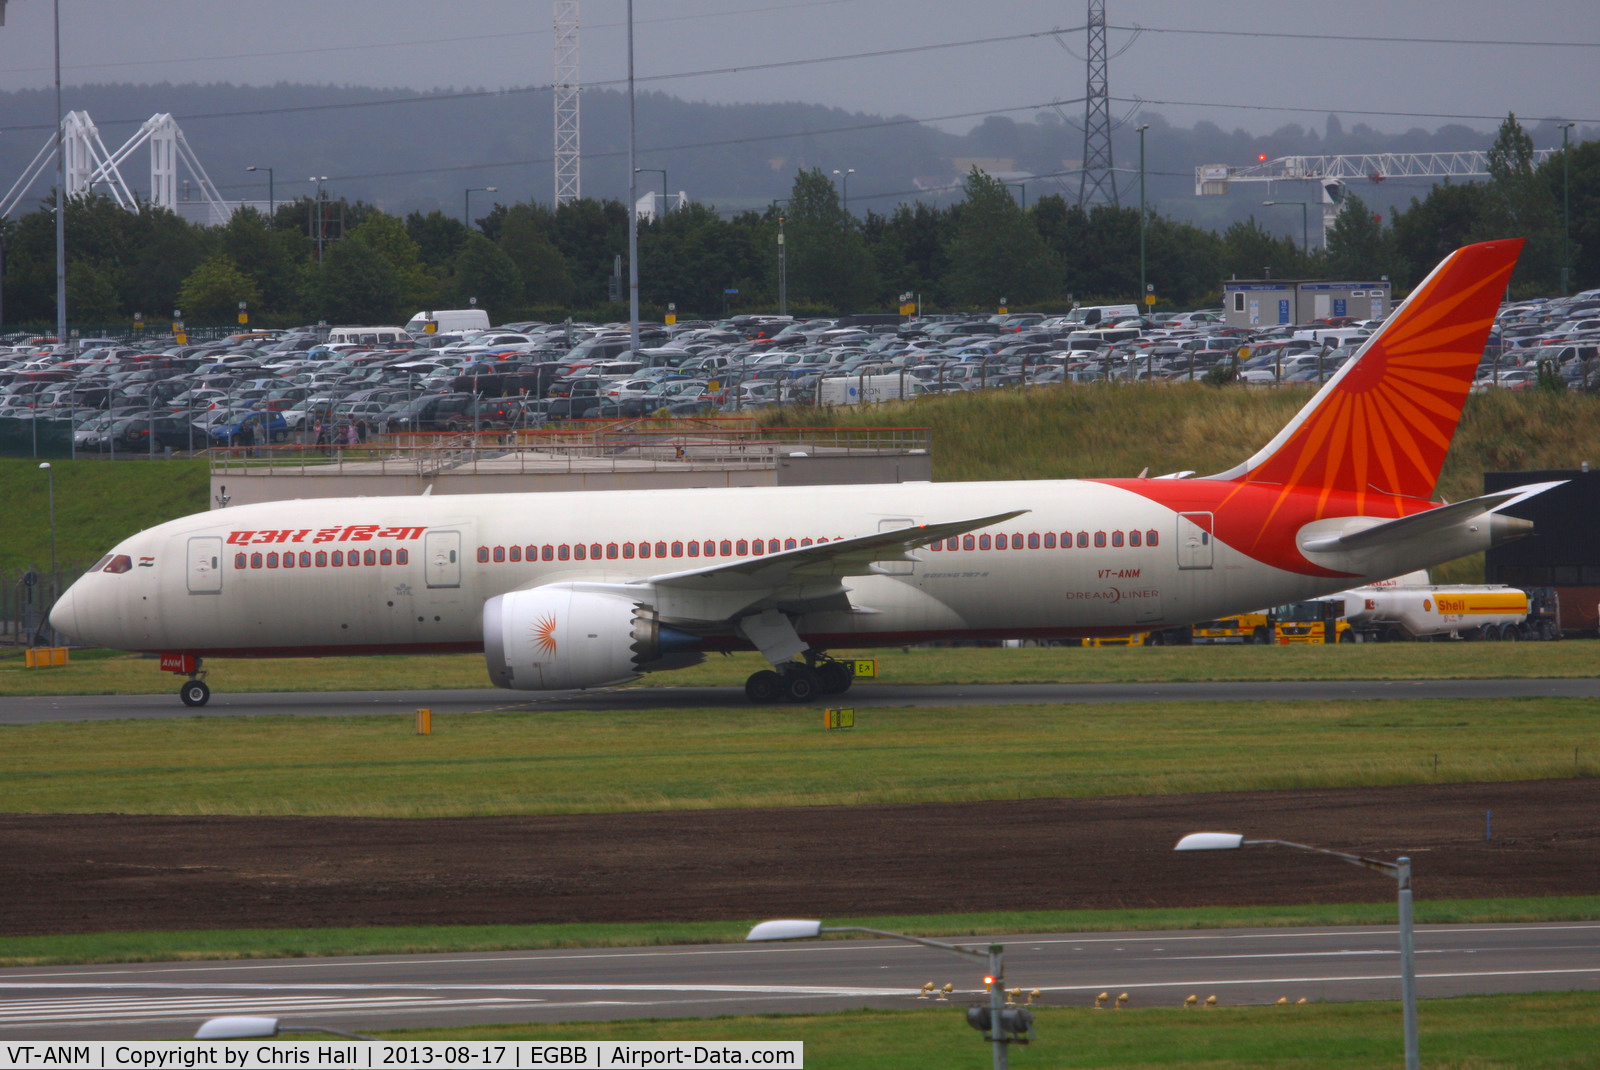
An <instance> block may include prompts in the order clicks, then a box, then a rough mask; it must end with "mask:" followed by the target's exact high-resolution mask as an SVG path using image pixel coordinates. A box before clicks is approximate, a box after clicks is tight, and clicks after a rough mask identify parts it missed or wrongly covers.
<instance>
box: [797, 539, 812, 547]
mask: <svg viewBox="0 0 1600 1070" xmlns="http://www.w3.org/2000/svg"><path fill="white" fill-rule="evenodd" d="M800 545H801V546H810V545H811V540H810V539H801V540H800Z"/></svg>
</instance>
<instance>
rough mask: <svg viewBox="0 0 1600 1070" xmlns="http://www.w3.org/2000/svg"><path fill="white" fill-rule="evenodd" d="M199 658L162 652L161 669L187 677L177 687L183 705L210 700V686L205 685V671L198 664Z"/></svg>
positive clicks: (201, 662)
mask: <svg viewBox="0 0 1600 1070" xmlns="http://www.w3.org/2000/svg"><path fill="white" fill-rule="evenodd" d="M202 664H203V661H202V659H201V658H199V657H197V656H195V655H194V654H162V655H161V671H162V672H175V673H181V674H182V675H184V676H187V677H188V678H189V679H188V680H187V681H186V682H185V683H184V685H183V686H182V687H180V688H178V697H179V698H181V699H183V704H184V705H185V706H204V705H205V704H206V703H207V702H209V701H210V700H211V688H209V687H207V686H206V671H205V670H204V669H202V668H201V667H200V666H201V665H202Z"/></svg>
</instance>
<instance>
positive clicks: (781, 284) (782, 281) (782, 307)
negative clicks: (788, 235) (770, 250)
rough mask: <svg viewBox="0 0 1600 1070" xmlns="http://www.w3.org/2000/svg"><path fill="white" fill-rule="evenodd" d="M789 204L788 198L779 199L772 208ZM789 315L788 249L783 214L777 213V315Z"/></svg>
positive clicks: (773, 203)
mask: <svg viewBox="0 0 1600 1070" xmlns="http://www.w3.org/2000/svg"><path fill="white" fill-rule="evenodd" d="M787 203H789V198H787V197H779V198H777V199H775V200H774V201H773V202H772V207H774V208H776V207H777V206H778V205H779V204H787ZM788 314H789V247H788V246H787V245H785V244H784V240H783V213H782V212H779V213H778V315H780V316H787V315H788Z"/></svg>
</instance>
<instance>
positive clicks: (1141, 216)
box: [1139, 123, 1150, 323]
mask: <svg viewBox="0 0 1600 1070" xmlns="http://www.w3.org/2000/svg"><path fill="white" fill-rule="evenodd" d="M1148 129H1150V124H1149V123H1145V124H1144V125H1143V126H1141V127H1139V300H1140V301H1144V300H1145V295H1146V294H1147V293H1149V292H1150V291H1148V290H1146V289H1145V282H1144V132H1145V131H1146V130H1148ZM1149 311H1150V303H1149V302H1148V301H1145V306H1144V312H1146V313H1148V312H1149ZM1140 322H1141V323H1142V322H1144V321H1143V320H1140Z"/></svg>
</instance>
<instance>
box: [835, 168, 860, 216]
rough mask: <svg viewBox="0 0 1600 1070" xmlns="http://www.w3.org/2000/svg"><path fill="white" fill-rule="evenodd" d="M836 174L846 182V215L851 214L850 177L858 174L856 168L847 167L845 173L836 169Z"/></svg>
mask: <svg viewBox="0 0 1600 1070" xmlns="http://www.w3.org/2000/svg"><path fill="white" fill-rule="evenodd" d="M833 173H834V174H836V175H838V176H839V177H840V178H842V179H843V180H844V214H845V215H849V214H850V176H851V175H853V174H855V173H856V169H855V168H854V167H846V168H845V169H844V170H843V171H841V170H839V169H838V168H834V171H833Z"/></svg>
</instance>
